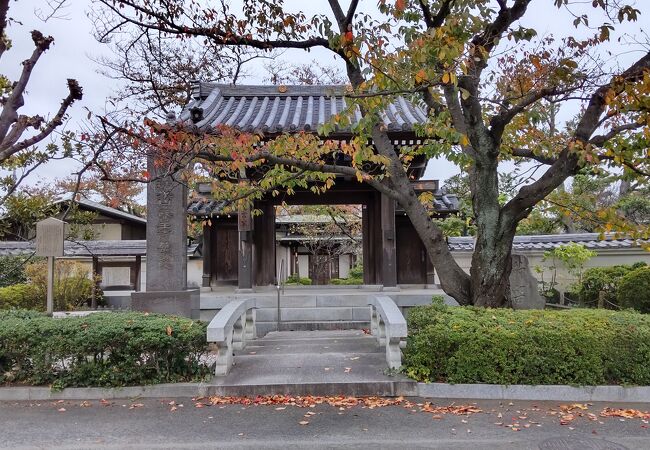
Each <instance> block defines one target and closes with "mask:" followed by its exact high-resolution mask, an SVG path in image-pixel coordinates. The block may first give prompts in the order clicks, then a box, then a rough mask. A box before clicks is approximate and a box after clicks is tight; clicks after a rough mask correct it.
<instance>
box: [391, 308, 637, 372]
mask: <svg viewBox="0 0 650 450" xmlns="http://www.w3.org/2000/svg"><path fill="white" fill-rule="evenodd" d="M408 326H409V337H408V344H407V347H406V349H405V352H404V361H403V363H404V370H405V372H406V373H407V374H408V375H409V376H410V377H412V378H415V379H417V380H421V381H445V382H449V383H496V384H570V385H598V384H633V385H648V384H650V365H649V364H648V363H647V362H648V361H649V360H650V316H647V315H643V314H638V313H635V312H631V311H624V312H616V311H608V310H603V309H600V310H595V309H574V310H571V311H543V310H531V311H514V310H510V309H486V308H474V307H448V306H444V305H440V304H434V305H431V306H420V307H416V308H413V309H411V310H410V311H409V315H408Z"/></svg>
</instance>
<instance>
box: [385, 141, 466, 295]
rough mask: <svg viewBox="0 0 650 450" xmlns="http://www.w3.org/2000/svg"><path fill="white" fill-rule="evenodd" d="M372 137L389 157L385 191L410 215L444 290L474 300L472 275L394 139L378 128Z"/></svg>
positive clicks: (449, 293)
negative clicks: (454, 253) (414, 181)
mask: <svg viewBox="0 0 650 450" xmlns="http://www.w3.org/2000/svg"><path fill="white" fill-rule="evenodd" d="M373 141H374V144H375V148H377V150H378V151H379V153H380V154H382V155H383V156H386V157H388V158H389V160H390V166H389V173H390V176H389V177H386V178H385V179H384V184H385V185H386V186H388V187H389V191H386V192H384V193H385V194H386V195H388V196H389V197H391V198H393V199H394V200H396V201H397V203H398V204H399V205H400V206H401V207H402V208H403V209H404V211H405V212H406V214H407V215H408V217H409V219H410V220H411V223H412V224H413V227H414V228H415V231H416V232H417V233H418V236H419V237H420V239H421V240H422V243H423V244H424V248H425V249H426V251H427V255H428V256H429V259H430V260H431V262H432V263H433V266H434V267H435V270H436V272H437V273H438V277H439V278H440V285H441V287H442V289H443V290H444V291H445V293H446V294H448V295H450V296H451V297H453V298H454V299H455V300H456V301H457V302H458V303H459V304H461V305H469V304H471V301H472V296H471V285H470V278H469V276H468V275H467V273H465V271H464V270H463V269H462V268H461V267H460V266H459V265H458V263H457V262H456V260H455V259H454V257H453V256H452V254H451V251H450V250H449V246H448V245H447V240H446V239H445V236H444V235H443V234H442V230H441V229H440V228H439V227H438V226H436V225H435V224H434V223H433V221H432V220H431V218H430V217H429V212H428V211H427V210H426V208H425V207H424V205H422V203H421V202H420V200H419V199H418V197H417V195H416V194H415V191H414V190H413V186H412V185H411V182H410V180H409V179H408V176H407V174H406V170H404V167H403V165H402V162H401V161H400V159H399V157H398V156H397V154H396V153H395V150H394V148H393V144H392V142H391V141H390V140H389V139H388V137H387V136H386V134H385V133H383V132H381V131H379V130H374V131H373Z"/></svg>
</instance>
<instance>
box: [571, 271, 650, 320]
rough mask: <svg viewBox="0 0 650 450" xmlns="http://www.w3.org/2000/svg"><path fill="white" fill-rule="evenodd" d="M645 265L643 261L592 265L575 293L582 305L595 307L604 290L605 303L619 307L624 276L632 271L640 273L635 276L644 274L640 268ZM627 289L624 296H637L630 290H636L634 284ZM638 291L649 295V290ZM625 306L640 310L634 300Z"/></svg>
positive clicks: (575, 289) (608, 305)
mask: <svg viewBox="0 0 650 450" xmlns="http://www.w3.org/2000/svg"><path fill="white" fill-rule="evenodd" d="M644 267H647V266H646V264H645V263H643V262H639V263H636V264H632V265H618V266H609V267H592V268H590V269H587V270H585V272H584V273H583V275H582V278H581V281H580V282H578V283H577V284H576V286H575V288H574V293H573V294H574V295H575V296H576V297H577V299H578V301H579V303H580V304H581V305H584V306H590V307H595V306H596V305H597V303H598V296H599V294H600V292H602V293H603V295H604V300H605V305H606V306H607V307H610V308H611V307H617V306H619V286H620V284H621V281H622V279H623V277H625V276H626V275H628V274H629V273H631V272H635V273H637V274H639V273H640V275H635V277H636V276H643V273H642V271H640V270H639V269H642V268H644ZM625 289H627V291H626V292H624V293H623V296H624V297H633V296H635V292H630V291H635V289H634V286H633V285H628V286H626V288H625ZM636 292H638V293H641V294H646V295H648V293H647V292H643V291H639V290H637V291H636ZM630 300H634V298H630ZM624 307H628V308H635V309H639V310H640V308H636V305H635V302H634V301H631V302H628V303H627V304H626V305H625V306H624Z"/></svg>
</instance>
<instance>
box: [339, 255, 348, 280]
mask: <svg viewBox="0 0 650 450" xmlns="http://www.w3.org/2000/svg"><path fill="white" fill-rule="evenodd" d="M349 276H350V255H339V278H347V277H349Z"/></svg>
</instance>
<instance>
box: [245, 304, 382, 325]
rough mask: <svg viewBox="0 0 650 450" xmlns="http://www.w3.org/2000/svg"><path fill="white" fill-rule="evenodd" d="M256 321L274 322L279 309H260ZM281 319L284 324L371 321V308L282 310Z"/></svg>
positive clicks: (301, 308) (343, 307)
mask: <svg viewBox="0 0 650 450" xmlns="http://www.w3.org/2000/svg"><path fill="white" fill-rule="evenodd" d="M255 314H256V320H257V321H258V322H274V321H276V320H277V317H278V310H277V308H259V309H258V310H257V312H256V313H255ZM280 317H281V318H282V321H283V322H299V321H313V322H324V321H330V320H339V321H359V320H361V321H366V322H369V321H370V308H369V307H368V306H360V307H353V306H340V307H335V306H330V307H320V308H303V307H300V308H288V307H285V308H281V309H280Z"/></svg>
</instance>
